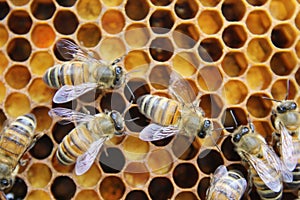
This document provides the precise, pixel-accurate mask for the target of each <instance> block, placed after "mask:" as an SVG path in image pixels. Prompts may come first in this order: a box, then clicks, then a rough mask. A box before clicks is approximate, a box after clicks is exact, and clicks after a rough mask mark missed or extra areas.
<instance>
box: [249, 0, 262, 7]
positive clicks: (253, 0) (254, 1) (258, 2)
mask: <svg viewBox="0 0 300 200" xmlns="http://www.w3.org/2000/svg"><path fill="white" fill-rule="evenodd" d="M247 2H248V3H249V4H250V5H252V6H262V5H264V4H265V3H266V2H267V0H247Z"/></svg>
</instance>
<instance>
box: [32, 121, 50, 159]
mask: <svg viewBox="0 0 300 200" xmlns="http://www.w3.org/2000/svg"><path fill="white" fill-rule="evenodd" d="M36 116H37V115H36ZM52 149H53V142H52V140H51V138H50V137H49V136H48V135H47V133H45V134H44V135H43V136H42V137H41V138H40V139H39V140H38V141H37V142H36V143H35V145H34V147H32V149H30V151H29V152H30V154H31V156H33V157H34V158H36V159H39V160H42V159H45V158H47V157H48V156H50V154H51V153H52Z"/></svg>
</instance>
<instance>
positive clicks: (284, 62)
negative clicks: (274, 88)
mask: <svg viewBox="0 0 300 200" xmlns="http://www.w3.org/2000/svg"><path fill="white" fill-rule="evenodd" d="M270 65H271V69H272V71H273V72H274V73H275V74H277V75H279V76H286V75H289V74H290V73H291V72H292V71H293V69H294V68H295V67H296V65H297V58H296V57H295V55H294V54H293V53H292V52H290V51H279V52H276V53H275V54H273V56H272V58H271V61H270Z"/></svg>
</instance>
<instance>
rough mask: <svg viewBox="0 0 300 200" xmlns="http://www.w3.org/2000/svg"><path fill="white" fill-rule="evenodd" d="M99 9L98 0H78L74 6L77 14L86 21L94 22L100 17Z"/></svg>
mask: <svg viewBox="0 0 300 200" xmlns="http://www.w3.org/2000/svg"><path fill="white" fill-rule="evenodd" d="M75 2H76V1H75ZM101 8H102V6H101V3H100V1H99V0H79V1H78V3H77V5H76V9H77V14H78V15H79V16H80V17H81V18H83V19H86V20H96V19H97V18H98V16H99V15H100V12H101Z"/></svg>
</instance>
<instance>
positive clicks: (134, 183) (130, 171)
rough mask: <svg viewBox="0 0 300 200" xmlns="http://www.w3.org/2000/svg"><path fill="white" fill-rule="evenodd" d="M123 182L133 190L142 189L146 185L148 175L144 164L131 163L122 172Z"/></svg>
mask: <svg viewBox="0 0 300 200" xmlns="http://www.w3.org/2000/svg"><path fill="white" fill-rule="evenodd" d="M123 176H124V180H125V182H126V183H127V184H128V185H130V186H131V187H133V188H141V189H142V188H143V187H144V186H145V184H146V183H147V181H148V179H149V177H150V173H149V171H148V169H147V167H146V166H145V164H144V163H140V162H131V163H129V164H128V165H127V166H126V168H125V170H124V172H123Z"/></svg>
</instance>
